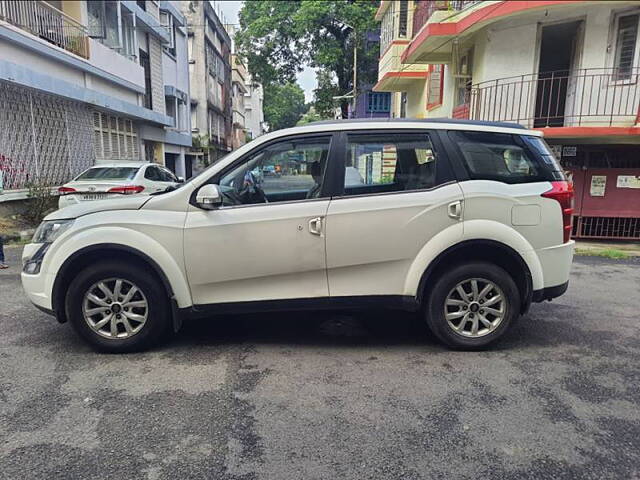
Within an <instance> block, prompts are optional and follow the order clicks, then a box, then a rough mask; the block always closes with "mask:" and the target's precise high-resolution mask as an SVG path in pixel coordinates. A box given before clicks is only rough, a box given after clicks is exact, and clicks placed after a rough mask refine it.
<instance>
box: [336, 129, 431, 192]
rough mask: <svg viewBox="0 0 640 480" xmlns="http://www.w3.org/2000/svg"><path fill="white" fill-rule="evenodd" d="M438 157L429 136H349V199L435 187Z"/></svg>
mask: <svg viewBox="0 0 640 480" xmlns="http://www.w3.org/2000/svg"><path fill="white" fill-rule="evenodd" d="M436 164H437V161H436V154H435V152H434V150H433V146H432V144H431V140H430V139H429V136H428V134H426V133H409V134H402V133H400V134H379V135H378V134H376V135H367V134H353V135H349V136H348V143H347V156H346V163H345V172H344V194H345V195H363V194H364V195H370V194H376V193H385V192H401V191H408V190H420V189H427V188H433V187H435V186H436V185H437V184H438V182H437V180H436Z"/></svg>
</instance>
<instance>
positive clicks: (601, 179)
mask: <svg viewBox="0 0 640 480" xmlns="http://www.w3.org/2000/svg"><path fill="white" fill-rule="evenodd" d="M606 186H607V176H606V175H592V176H591V188H590V189H589V194H590V195H591V196H592V197H604V191H605V188H606Z"/></svg>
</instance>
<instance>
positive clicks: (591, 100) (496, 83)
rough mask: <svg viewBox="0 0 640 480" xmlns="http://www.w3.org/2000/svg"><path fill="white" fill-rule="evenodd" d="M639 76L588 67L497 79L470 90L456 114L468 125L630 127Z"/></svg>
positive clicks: (637, 99)
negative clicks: (477, 122)
mask: <svg viewBox="0 0 640 480" xmlns="http://www.w3.org/2000/svg"><path fill="white" fill-rule="evenodd" d="M639 74H640V69H639V68H637V67H634V68H626V69H624V70H622V69H613V68H593V69H581V70H576V71H575V72H572V73H569V72H567V71H560V72H545V73H533V74H528V75H520V76H515V77H508V78H500V79H497V80H492V81H488V82H482V83H477V84H474V85H471V87H470V89H469V90H468V92H467V93H466V98H467V100H468V101H467V102H465V104H463V105H460V106H458V107H457V108H456V111H458V112H460V113H462V112H465V113H466V116H468V118H471V119H473V120H489V121H502V122H515V123H519V124H521V125H523V126H525V127H527V128H545V127H633V126H634V125H635V124H636V123H637V117H638V107H639V104H640V78H639V77H640V75H639ZM465 107H466V108H465Z"/></svg>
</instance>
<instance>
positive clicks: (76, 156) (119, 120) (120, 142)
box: [0, 0, 191, 201]
mask: <svg viewBox="0 0 640 480" xmlns="http://www.w3.org/2000/svg"><path fill="white" fill-rule="evenodd" d="M184 23H185V21H184V17H183V16H182V15H181V14H180V13H179V11H178V10H177V8H176V7H175V5H173V4H172V2H165V1H161V2H158V1H146V2H145V1H136V2H134V1H66V0H58V1H54V0H50V1H46V2H45V1H15V0H0V51H1V52H2V54H1V55H0V170H1V171H2V174H3V180H4V182H3V183H4V194H3V195H2V196H1V197H0V200H2V201H6V200H12V199H21V198H24V196H25V192H26V188H27V187H28V185H29V184H30V183H44V184H48V185H59V184H61V183H64V182H65V181H67V180H69V179H70V178H71V177H73V176H74V175H76V174H77V173H79V172H80V171H82V170H83V169H85V168H86V167H88V166H91V165H93V164H94V163H96V162H103V161H118V160H141V159H145V158H146V159H149V160H155V161H157V162H160V163H165V161H166V162H167V163H168V164H170V162H169V161H168V159H169V158H170V156H171V155H176V157H174V158H173V160H174V163H173V164H171V165H173V167H174V168H175V169H176V170H177V171H178V172H184V167H183V166H182V165H181V163H180V162H181V161H182V160H181V159H184V153H185V151H186V148H187V147H188V146H190V145H191V136H190V135H188V134H187V132H188V131H189V130H190V127H189V125H188V121H189V119H188V116H186V115H184V114H182V116H181V114H180V113H179V112H181V111H182V112H184V109H185V107H184V105H188V101H189V100H188V98H189V85H188V78H187V76H186V75H185V72H186V71H187V69H188V64H187V57H186V54H185V51H186V48H185V45H186V35H185V32H184V29H183V25H184Z"/></svg>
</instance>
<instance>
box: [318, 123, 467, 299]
mask: <svg viewBox="0 0 640 480" xmlns="http://www.w3.org/2000/svg"><path fill="white" fill-rule="evenodd" d="M434 138H435V137H433V136H432V135H430V134H429V133H428V132H427V131H413V132H410V131H409V132H407V131H405V132H402V131H400V132H394V131H380V132H377V133H357V132H353V133H348V134H346V138H345V139H344V143H345V145H346V152H345V165H344V191H343V194H342V195H341V196H339V197H336V198H334V199H332V201H331V205H330V206H329V211H328V213H327V274H328V277H329V291H330V294H331V296H332V297H344V296H362V295H367V296H368V295H415V293H416V292H415V291H411V289H412V287H409V286H408V285H410V284H411V281H410V280H409V279H410V278H411V276H412V275H413V274H414V273H418V274H422V270H421V271H420V272H413V270H412V269H414V268H415V266H416V265H417V264H418V263H420V255H421V252H423V253H424V250H423V249H424V248H425V245H427V244H428V243H429V242H430V240H432V239H433V238H434V237H435V236H436V235H438V234H442V235H444V236H445V237H446V240H448V241H450V242H453V241H456V240H458V239H460V238H462V221H461V220H462V190H461V188H460V186H459V185H458V184H457V183H455V182H452V180H453V174H452V172H451V170H450V167H449V164H448V162H447V159H446V158H445V156H444V154H443V153H442V152H439V151H437V150H436V147H435V146H434V142H433V141H432V140H434ZM436 143H437V141H436ZM416 262H417V263H416Z"/></svg>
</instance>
